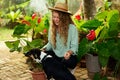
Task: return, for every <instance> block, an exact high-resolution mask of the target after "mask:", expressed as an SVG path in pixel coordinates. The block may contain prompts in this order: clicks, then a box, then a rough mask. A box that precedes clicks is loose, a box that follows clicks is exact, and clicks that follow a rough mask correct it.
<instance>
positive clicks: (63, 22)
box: [51, 11, 73, 48]
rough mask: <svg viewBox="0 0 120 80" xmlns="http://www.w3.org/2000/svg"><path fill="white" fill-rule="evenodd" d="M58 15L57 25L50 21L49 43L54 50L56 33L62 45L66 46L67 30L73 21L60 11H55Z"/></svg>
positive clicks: (68, 15)
mask: <svg viewBox="0 0 120 80" xmlns="http://www.w3.org/2000/svg"><path fill="white" fill-rule="evenodd" d="M55 12H57V13H58V15H59V25H58V26H57V25H55V23H54V22H53V20H52V24H51V43H52V45H53V46H54V48H56V33H57V32H58V33H59V35H60V38H61V39H62V40H63V43H64V45H65V46H66V44H67V39H68V29H69V24H73V21H72V19H71V17H70V14H68V13H64V12H60V11H55Z"/></svg>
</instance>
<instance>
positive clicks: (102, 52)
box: [97, 43, 110, 67]
mask: <svg viewBox="0 0 120 80" xmlns="http://www.w3.org/2000/svg"><path fill="white" fill-rule="evenodd" d="M107 47H108V46H107V44H106V43H100V44H97V49H98V56H99V60H100V64H101V65H102V66H103V67H104V66H106V65H107V63H108V59H109V56H110V53H109V50H108V48H107Z"/></svg>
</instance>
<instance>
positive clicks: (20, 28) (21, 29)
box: [13, 24, 30, 35]
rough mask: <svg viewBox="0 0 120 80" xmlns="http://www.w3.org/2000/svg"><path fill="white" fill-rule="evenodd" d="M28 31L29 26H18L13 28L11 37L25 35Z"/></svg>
mask: <svg viewBox="0 0 120 80" xmlns="http://www.w3.org/2000/svg"><path fill="white" fill-rule="evenodd" d="M29 29H30V27H29V26H26V25H25V24H19V25H17V26H16V27H15V29H14V32H13V35H22V34H25V33H27V31H28V30H29Z"/></svg>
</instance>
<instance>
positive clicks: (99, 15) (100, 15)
mask: <svg viewBox="0 0 120 80" xmlns="http://www.w3.org/2000/svg"><path fill="white" fill-rule="evenodd" d="M107 14H108V12H107V11H103V12H100V13H97V14H96V16H95V19H98V20H102V21H104V19H105V18H106V16H107Z"/></svg>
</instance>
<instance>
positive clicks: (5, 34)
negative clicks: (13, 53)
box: [0, 27, 14, 41]
mask: <svg viewBox="0 0 120 80" xmlns="http://www.w3.org/2000/svg"><path fill="white" fill-rule="evenodd" d="M12 33H13V29H8V28H5V27H0V41H7V40H14V38H13V37H12V36H11V35H12Z"/></svg>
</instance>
